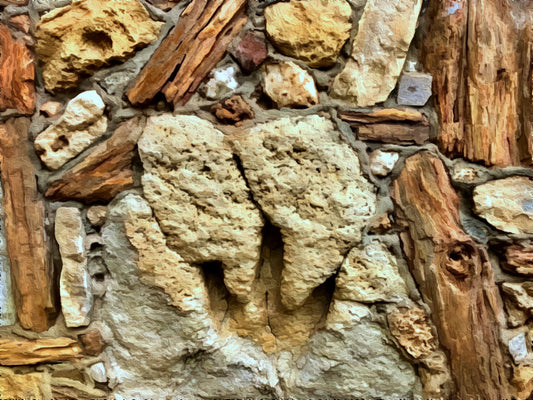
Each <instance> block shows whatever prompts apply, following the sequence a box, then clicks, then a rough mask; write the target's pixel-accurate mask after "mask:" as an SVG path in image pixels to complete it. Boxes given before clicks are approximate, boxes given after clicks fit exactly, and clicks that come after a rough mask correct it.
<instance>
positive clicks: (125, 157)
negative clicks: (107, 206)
mask: <svg viewBox="0 0 533 400" xmlns="http://www.w3.org/2000/svg"><path fill="white" fill-rule="evenodd" d="M144 123H145V120H144V118H133V119H131V120H129V121H127V122H124V123H123V124H121V125H120V126H119V127H118V128H117V130H116V131H115V133H114V134H113V136H112V137H111V138H109V139H108V140H106V141H105V142H103V143H101V144H99V145H98V146H96V147H95V148H94V149H93V150H92V151H91V153H90V154H89V155H88V156H87V157H86V158H85V160H83V161H82V162H80V163H79V164H77V165H76V166H75V167H73V168H71V169H70V170H68V171H67V172H65V173H64V174H63V175H62V176H61V177H60V178H58V179H57V180H55V181H53V182H51V183H50V184H49V186H48V190H47V191H46V193H45V196H46V197H49V198H52V199H54V200H60V201H67V200H80V201H82V202H84V203H96V202H108V201H110V200H111V199H113V197H115V196H116V195H117V194H118V193H120V192H121V191H123V190H126V189H128V188H130V187H131V186H132V185H133V171H132V169H131V163H132V160H133V157H134V156H135V152H134V151H133V150H134V148H135V145H136V144H137V140H138V139H139V136H140V135H141V133H142V130H143V128H144Z"/></svg>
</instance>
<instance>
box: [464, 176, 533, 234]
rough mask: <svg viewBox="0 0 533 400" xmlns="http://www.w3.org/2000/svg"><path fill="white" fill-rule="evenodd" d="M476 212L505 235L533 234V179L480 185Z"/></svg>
mask: <svg viewBox="0 0 533 400" xmlns="http://www.w3.org/2000/svg"><path fill="white" fill-rule="evenodd" d="M474 211H475V213H476V214H477V215H479V216H480V217H482V218H484V219H486V220H487V221H488V222H489V223H490V224H491V225H493V226H494V227H496V228H498V229H500V230H502V231H504V232H509V233H517V234H520V233H522V234H529V233H533V180H532V179H531V178H527V177H525V176H512V177H510V178H504V179H497V180H493V181H490V182H487V183H485V184H483V185H479V186H477V187H476V188H475V189H474Z"/></svg>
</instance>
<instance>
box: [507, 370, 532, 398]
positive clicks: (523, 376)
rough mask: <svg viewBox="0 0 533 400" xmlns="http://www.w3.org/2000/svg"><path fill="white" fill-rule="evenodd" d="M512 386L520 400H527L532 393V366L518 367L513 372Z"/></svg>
mask: <svg viewBox="0 0 533 400" xmlns="http://www.w3.org/2000/svg"><path fill="white" fill-rule="evenodd" d="M512 382H513V385H514V386H515V387H516V389H517V391H518V396H519V398H520V399H527V398H528V397H529V396H530V395H531V391H533V366H531V365H519V366H518V367H515V368H514V371H513V380H512Z"/></svg>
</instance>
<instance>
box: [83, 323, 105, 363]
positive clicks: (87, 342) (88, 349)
mask: <svg viewBox="0 0 533 400" xmlns="http://www.w3.org/2000/svg"><path fill="white" fill-rule="evenodd" d="M79 339H80V340H81V343H82V344H83V348H84V349H85V354H87V355H89V356H95V357H96V356H97V355H99V354H101V353H102V351H103V350H104V347H105V346H106V342H105V340H104V338H103V337H102V334H101V333H100V331H99V330H98V329H91V330H89V331H87V332H86V333H83V334H81V335H79Z"/></svg>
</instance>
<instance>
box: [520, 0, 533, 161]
mask: <svg viewBox="0 0 533 400" xmlns="http://www.w3.org/2000/svg"><path fill="white" fill-rule="evenodd" d="M529 16H530V18H533V8H532V10H531V11H530V12H529ZM521 37H522V39H521V49H522V66H521V68H522V76H521V84H520V87H521V88H522V93H521V95H522V112H521V113H520V114H521V116H522V126H523V127H524V129H523V135H522V136H521V138H520V139H521V141H520V151H521V152H520V156H521V160H522V162H523V163H524V164H525V165H533V26H531V25H530V26H529V27H526V28H525V29H524V31H523V32H522V35H521Z"/></svg>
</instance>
